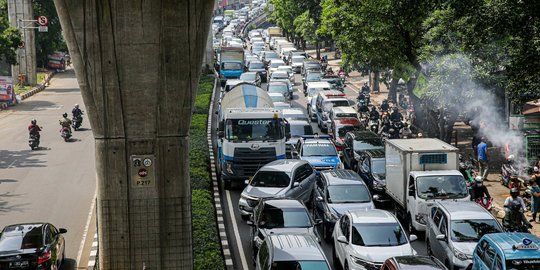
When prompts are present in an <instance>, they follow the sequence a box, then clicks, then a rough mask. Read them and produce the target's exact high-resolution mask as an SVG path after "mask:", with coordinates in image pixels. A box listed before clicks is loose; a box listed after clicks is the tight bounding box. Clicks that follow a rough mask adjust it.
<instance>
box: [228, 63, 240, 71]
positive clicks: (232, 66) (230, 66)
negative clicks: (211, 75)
mask: <svg viewBox="0 0 540 270" xmlns="http://www.w3.org/2000/svg"><path fill="white" fill-rule="evenodd" d="M223 69H224V70H239V69H242V64H240V63H235V62H225V63H223Z"/></svg>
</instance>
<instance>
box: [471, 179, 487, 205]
mask: <svg viewBox="0 0 540 270" xmlns="http://www.w3.org/2000/svg"><path fill="white" fill-rule="evenodd" d="M472 195H473V198H472V200H473V201H476V200H477V199H483V198H484V197H486V198H487V199H488V200H489V199H491V195H489V191H488V189H487V187H486V186H484V179H482V176H476V177H475V178H474V187H473V192H472Z"/></svg>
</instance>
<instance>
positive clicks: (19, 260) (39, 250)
mask: <svg viewBox="0 0 540 270" xmlns="http://www.w3.org/2000/svg"><path fill="white" fill-rule="evenodd" d="M66 232H67V230H66V229H57V228H56V227H54V226H53V225H52V224H50V223H25V224H14V225H9V226H6V227H5V228H4V229H3V230H2V233H1V234H0V269H17V270H29V269H40V270H41V269H43V270H56V269H60V266H61V264H62V262H63V261H64V250H65V241H64V237H63V236H62V234H64V233H66Z"/></svg>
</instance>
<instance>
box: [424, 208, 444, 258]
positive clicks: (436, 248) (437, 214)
mask: <svg viewBox="0 0 540 270" xmlns="http://www.w3.org/2000/svg"><path fill="white" fill-rule="evenodd" d="M433 209H435V210H434V213H433V217H432V218H430V225H429V231H427V232H426V233H429V246H430V248H431V251H432V252H433V256H435V257H436V258H438V259H439V260H441V261H443V262H444V260H445V259H446V258H444V257H443V256H442V255H443V254H442V250H441V243H440V242H441V240H438V239H437V238H436V237H437V235H439V234H441V230H440V225H441V219H442V212H441V211H440V209H438V208H435V207H434V208H433Z"/></svg>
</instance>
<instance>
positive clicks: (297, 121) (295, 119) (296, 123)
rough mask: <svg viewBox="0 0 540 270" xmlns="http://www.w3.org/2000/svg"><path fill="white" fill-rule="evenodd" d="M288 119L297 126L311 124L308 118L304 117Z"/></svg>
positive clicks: (292, 124)
mask: <svg viewBox="0 0 540 270" xmlns="http://www.w3.org/2000/svg"><path fill="white" fill-rule="evenodd" d="M287 121H289V124H290V125H291V126H296V125H298V126H299V125H304V126H306V125H311V124H310V123H309V122H308V120H303V119H298V118H293V119H288V120H287Z"/></svg>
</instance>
